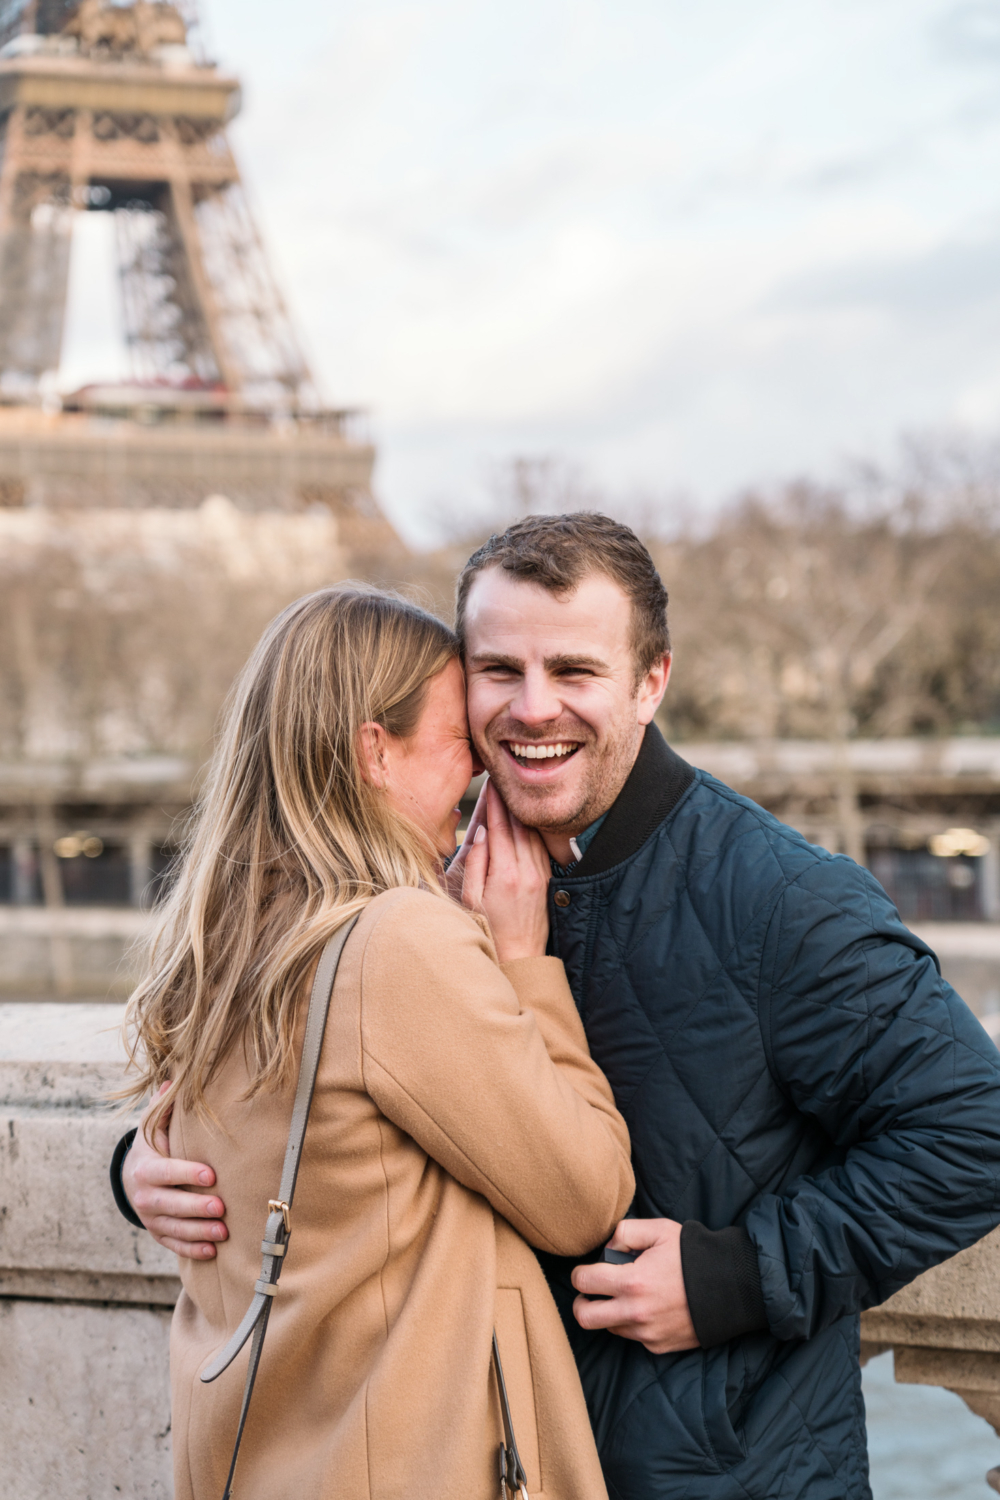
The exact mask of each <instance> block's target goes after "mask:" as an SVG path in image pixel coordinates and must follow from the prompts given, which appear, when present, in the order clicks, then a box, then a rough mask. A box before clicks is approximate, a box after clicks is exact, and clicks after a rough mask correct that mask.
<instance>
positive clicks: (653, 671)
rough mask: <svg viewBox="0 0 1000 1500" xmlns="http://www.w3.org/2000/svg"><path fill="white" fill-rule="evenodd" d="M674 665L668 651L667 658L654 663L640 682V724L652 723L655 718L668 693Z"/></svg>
mask: <svg viewBox="0 0 1000 1500" xmlns="http://www.w3.org/2000/svg"><path fill="white" fill-rule="evenodd" d="M672 665H673V657H672V656H671V654H670V652H669V651H668V652H667V654H666V656H662V657H661V658H660V660H659V661H657V662H654V663H653V665H652V666H651V667H650V669H649V671H648V672H647V673H646V675H645V677H644V678H643V679H642V681H641V682H640V684H639V692H638V694H637V697H638V700H639V701H638V710H639V713H638V717H639V723H640V724H651V723H652V721H653V716H654V714H655V713H656V710H657V709H658V708H659V706H660V704H661V703H662V702H663V695H664V693H665V692H666V691H667V683H668V682H669V681H670V668H671V666H672Z"/></svg>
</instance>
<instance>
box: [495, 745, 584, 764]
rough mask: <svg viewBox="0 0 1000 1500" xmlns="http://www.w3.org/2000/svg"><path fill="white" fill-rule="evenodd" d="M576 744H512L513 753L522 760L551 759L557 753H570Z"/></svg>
mask: <svg viewBox="0 0 1000 1500" xmlns="http://www.w3.org/2000/svg"><path fill="white" fill-rule="evenodd" d="M576 748H577V747H576V745H575V744H570V745H562V744H559V745H511V747H510V749H511V754H512V755H519V756H520V757H521V759H522V760H551V759H552V757H553V756H555V755H568V754H569V753H570V751H571V750H575V749H576Z"/></svg>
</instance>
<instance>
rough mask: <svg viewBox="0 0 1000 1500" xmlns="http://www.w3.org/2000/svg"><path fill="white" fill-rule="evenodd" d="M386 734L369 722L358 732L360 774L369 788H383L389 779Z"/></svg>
mask: <svg viewBox="0 0 1000 1500" xmlns="http://www.w3.org/2000/svg"><path fill="white" fill-rule="evenodd" d="M386 739H387V736H386V732H385V728H384V727H383V725H381V724H375V723H372V722H371V721H369V723H367V724H362V726H361V728H360V729H359V730H358V756H359V758H360V760H361V774H362V776H363V777H364V779H365V780H366V781H367V782H368V785H369V786H377V787H384V786H385V784H386V782H387V780H388V777H389V757H388V755H387V753H386V750H387V746H386Z"/></svg>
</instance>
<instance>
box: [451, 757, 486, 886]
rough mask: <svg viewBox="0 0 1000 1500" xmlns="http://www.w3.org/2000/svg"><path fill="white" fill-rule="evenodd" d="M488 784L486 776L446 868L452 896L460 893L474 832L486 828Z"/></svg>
mask: <svg viewBox="0 0 1000 1500" xmlns="http://www.w3.org/2000/svg"><path fill="white" fill-rule="evenodd" d="M489 784H490V779H489V777H488V776H487V778H486V780H485V781H484V782H483V784H482V786H481V787H480V789H479V796H478V797H477V798H476V805H475V807H474V808H473V809H472V817H471V818H470V819H469V826H468V828H467V829H466V830H465V837H464V838H463V840H462V842H461V844H460V845H459V846H458V853H457V854H456V855H455V858H454V859H453V860H452V862H451V864H450V865H449V866H448V876H449V879H448V885H449V887H450V889H451V891H452V894H453V895H455V894H457V893H459V892H460V891H461V888H462V874H463V871H464V869H465V862H466V860H467V859H468V857H469V851H470V849H471V848H472V845H473V841H474V840H475V837H476V831H477V829H480V828H485V827H486V788H487V787H488V786H489Z"/></svg>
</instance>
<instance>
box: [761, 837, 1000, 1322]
mask: <svg viewBox="0 0 1000 1500" xmlns="http://www.w3.org/2000/svg"><path fill="white" fill-rule="evenodd" d="M759 1007H760V1008H759V1015H760V1024H761V1030H762V1033H763V1037H764V1045H765V1048H766V1050H767V1052H768V1062H769V1066H770V1067H771V1071H772V1074H773V1076H774V1077H775V1079H776V1081H777V1082H778V1084H779V1085H780V1087H781V1088H782V1089H783V1090H784V1091H785V1093H786V1095H787V1096H788V1097H789V1098H790V1100H791V1101H792V1103H793V1104H794V1106H795V1107H796V1108H797V1109H798V1110H799V1111H800V1112H801V1114H803V1115H805V1116H807V1117H808V1119H809V1120H810V1121H811V1122H812V1126H813V1128H814V1129H815V1130H817V1131H819V1132H822V1135H823V1136H825V1137H826V1138H827V1139H829V1140H830V1141H831V1142H832V1143H833V1145H834V1148H835V1153H836V1154H837V1155H839V1156H840V1160H839V1162H837V1163H836V1164H835V1165H833V1166H831V1167H829V1168H827V1169H826V1170H824V1171H822V1172H819V1173H817V1174H816V1175H815V1176H812V1177H810V1176H792V1178H791V1180H790V1182H789V1184H788V1186H787V1187H786V1188H785V1189H784V1190H783V1191H781V1192H780V1193H774V1194H768V1195H766V1196H765V1197H763V1198H762V1199H761V1200H759V1201H758V1203H757V1204H756V1205H755V1206H754V1208H753V1209H752V1210H751V1212H750V1214H749V1216H748V1218H747V1220H746V1228H747V1230H748V1232H749V1234H750V1237H751V1239H752V1240H753V1241H754V1244H755V1245H756V1248H757V1253H758V1260H759V1265H760V1272H761V1284H762V1290H763V1294H764V1301H765V1304H766V1307H767V1316H768V1322H769V1324H770V1327H771V1330H772V1332H773V1333H774V1334H776V1335H777V1337H779V1338H785V1339H799V1338H809V1337H810V1336H812V1335H813V1334H815V1333H817V1332H818V1331H819V1330H820V1329H822V1328H824V1327H827V1326H828V1325H829V1324H831V1323H833V1322H834V1321H835V1320H836V1319H837V1318H840V1317H842V1316H844V1315H845V1314H847V1313H855V1312H857V1311H858V1310H859V1309H861V1308H865V1307H873V1306H875V1305H877V1304H878V1303H879V1302H882V1301H884V1299H885V1298H886V1297H888V1296H890V1295H891V1294H892V1293H893V1292H895V1291H898V1290H899V1289H900V1288H901V1287H903V1286H905V1285H906V1284H907V1283H908V1282H910V1281H912V1279H913V1278H914V1277H915V1276H917V1275H919V1273H920V1272H921V1271H925V1270H927V1269H928V1268H929V1267H930V1266H933V1265H936V1264H937V1263H938V1262H939V1261H942V1260H945V1259H947V1258H948V1256H950V1255H954V1254H955V1253H956V1252H957V1251H959V1250H961V1249H964V1248H965V1247H966V1246H968V1245H970V1244H972V1243H974V1241H976V1240H978V1239H980V1238H981V1237H982V1236H983V1235H984V1234H986V1233H987V1232H988V1231H989V1230H990V1229H992V1228H994V1226H995V1225H996V1224H997V1223H998V1221H1000V1053H998V1052H997V1049H996V1047H995V1046H994V1044H993V1043H992V1042H991V1041H990V1039H989V1038H988V1037H987V1035H986V1033H985V1032H984V1031H983V1029H982V1027H981V1026H980V1025H979V1023H978V1021H977V1020H976V1019H975V1017H974V1016H973V1015H972V1013H971V1012H970V1011H969V1010H968V1008H967V1007H966V1006H965V1004H964V1003H963V1002H962V1000H961V999H960V998H959V996H958V995H956V994H955V992H954V990H952V989H951V987H950V986H949V985H948V984H946V983H945V981H944V980H943V979H942V978H941V974H940V971H939V968H938V965H937V960H936V959H935V957H934V955H933V953H932V952H931V950H930V949H929V948H928V947H927V946H926V944H924V943H922V942H921V941H920V939H919V938H917V937H916V936H915V935H914V934H913V933H911V932H909V931H908V930H907V929H906V928H905V927H904V926H903V924H902V922H901V921H900V919H899V917H898V915H897V913H896V911H895V908H894V907H893V906H892V904H891V902H890V901H889V900H888V898H887V897H886V895H885V893H884V892H883V891H882V889H881V887H880V886H879V885H878V884H877V883H876V882H875V880H874V879H873V878H872V877H871V876H870V875H869V874H868V872H867V871H865V870H862V869H860V868H859V867H858V866H856V865H854V864H852V863H851V862H849V861H847V860H845V859H842V858H837V859H826V860H822V861H817V863H816V864H815V865H813V866H811V867H810V868H809V869H807V870H806V872H805V873H804V874H803V875H801V876H800V877H799V879H798V880H797V881H795V882H794V883H793V884H791V885H789V886H788V887H787V888H786V889H785V890H784V892H783V894H782V895H781V897H780V898H779V900H778V903H777V906H776V908H775V910H774V913H773V916H772V918H771V921H770V925H769V929H768V932H767V936H766V938H765V941H764V945H763V962H762V968H761V975H760V991H759Z"/></svg>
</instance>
